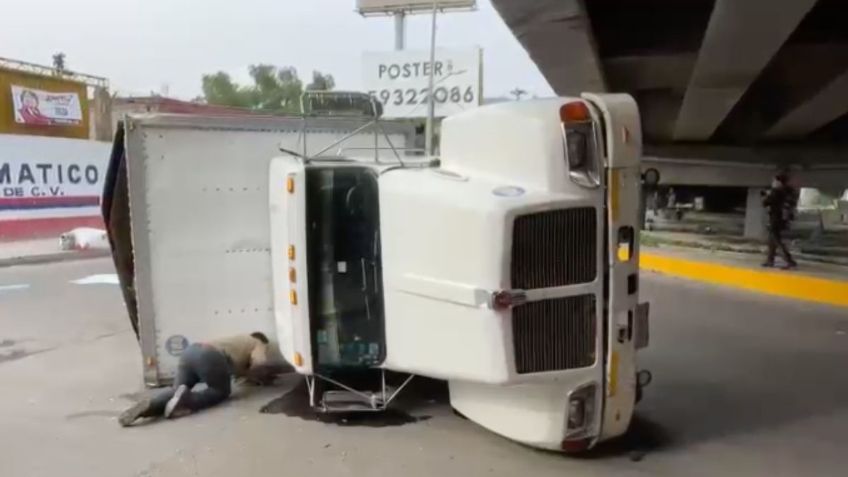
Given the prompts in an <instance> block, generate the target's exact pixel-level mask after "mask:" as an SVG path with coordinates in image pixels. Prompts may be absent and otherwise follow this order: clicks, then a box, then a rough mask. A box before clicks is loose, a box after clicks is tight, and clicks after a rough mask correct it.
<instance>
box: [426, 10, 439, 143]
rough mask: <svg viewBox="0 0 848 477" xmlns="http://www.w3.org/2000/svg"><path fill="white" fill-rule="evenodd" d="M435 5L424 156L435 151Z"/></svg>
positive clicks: (431, 37) (431, 34)
mask: <svg viewBox="0 0 848 477" xmlns="http://www.w3.org/2000/svg"><path fill="white" fill-rule="evenodd" d="M436 7H437V4H436V2H435V0H434V1H433V20H432V23H431V24H430V77H429V78H428V82H429V86H428V87H427V90H428V91H429V94H428V95H427V96H428V98H427V125H426V128H425V135H426V137H425V139H424V141H425V145H424V148H425V149H426V154H427V155H428V156H435V155H436V154H435V152H436V151H435V150H434V149H433V119H434V117H435V116H436V100H435V99H434V96H435V94H433V93H434V92H433V83H434V76H433V71H434V70H435V69H436V68H435V66H436V15H437V14H438V12H437V11H436Z"/></svg>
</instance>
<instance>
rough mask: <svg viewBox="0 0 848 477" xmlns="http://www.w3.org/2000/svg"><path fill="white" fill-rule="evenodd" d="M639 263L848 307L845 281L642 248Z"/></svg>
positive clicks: (708, 280)
mask: <svg viewBox="0 0 848 477" xmlns="http://www.w3.org/2000/svg"><path fill="white" fill-rule="evenodd" d="M639 267H640V268H641V269H642V270H647V271H651V272H658V273H663V274H666V275H671V276H676V277H681V278H687V279H690V280H695V281H699V282H704V283H711V284H714V285H723V286H727V287H731V288H737V289H740V290H746V291H753V292H759V293H765V294H768V295H775V296H781V297H784V298H793V299H797V300H803V301H810V302H815V303H824V304H828V305H836V306H843V307H848V281H838V280H828V279H825V278H818V277H811V276H808V275H797V274H793V273H791V272H778V271H772V270H755V269H752V268H743V267H735V266H731V265H724V264H719V263H715V262H703V261H698V260H688V259H682V258H678V257H670V256H667V255H661V254H653V253H646V252H642V253H641V254H640V263H639Z"/></svg>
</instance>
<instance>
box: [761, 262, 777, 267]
mask: <svg viewBox="0 0 848 477" xmlns="http://www.w3.org/2000/svg"><path fill="white" fill-rule="evenodd" d="M760 266H761V267H766V268H773V267H774V262H763V263H762V265H760Z"/></svg>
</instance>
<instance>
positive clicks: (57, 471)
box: [0, 259, 848, 477]
mask: <svg viewBox="0 0 848 477" xmlns="http://www.w3.org/2000/svg"><path fill="white" fill-rule="evenodd" d="M101 273H106V274H108V273H111V266H110V262H109V261H108V260H104V259H97V260H87V261H81V262H69V263H55V264H49V265H30V266H21V267H10V268H2V269H0V382H2V392H0V429H2V431H0V474H2V475H4V476H5V475H8V476H15V477H28V476H51V477H55V476H83V475H84V476H91V477H100V476H103V477H116V476H136V475H137V476H183V475H190V476H233V475H245V476H253V475H256V476H259V475H299V476H303V475H319V476H333V475H345V476H348V475H369V476H371V475H392V476H394V475H403V476H404V477H413V476H419V475H420V476H428V477H432V476H433V475H445V476H447V475H462V476H476V475H485V476H496V475H503V476H515V475H533V476H547V475H551V476H553V475H556V476H561V475H572V476H586V475H671V476H678V475H687V476H700V475H703V476H715V475H722V476H728V475H746V476H753V475H768V476H784V475H785V476H798V475H807V476H829V475H833V476H842V475H846V474H848V452H846V446H845V442H846V435H848V373H846V366H848V311H847V310H845V309H838V308H829V307H824V306H817V305H809V304H802V303H798V302H793V301H788V300H780V299H774V298H767V297H761V296H756V295H751V294H746V293H739V292H735V291H731V290H726V289H720V288H716V287H711V286H704V285H700V284H697V283H693V282H686V281H681V280H675V279H670V278H667V277H662V276H656V275H644V276H643V281H642V293H643V296H644V297H645V298H647V299H649V300H650V301H651V302H652V328H651V331H652V337H651V338H652V343H651V348H650V349H649V350H647V351H646V352H645V353H644V354H643V361H642V364H643V367H647V368H649V369H651V370H652V371H653V373H654V383H653V384H652V385H651V387H650V388H649V389H648V390H647V393H646V396H645V400H644V401H643V402H642V404H641V405H640V409H639V414H638V421H637V422H636V424H635V426H634V429H633V433H632V434H631V435H630V436H629V437H628V438H627V439H625V440H623V441H622V442H619V443H613V444H610V445H606V446H604V447H602V448H601V449H599V450H597V451H596V452H594V453H592V454H591V455H590V456H587V457H582V458H573V457H564V456H561V455H558V454H552V453H546V452H540V451H536V450H532V449H528V448H525V447H523V446H520V445H517V444H515V443H512V442H510V441H507V440H505V439H502V438H500V437H498V436H495V435H493V434H491V433H489V432H487V431H485V430H483V429H481V428H479V427H477V426H476V425H474V424H473V423H471V422H469V421H466V420H463V419H461V418H459V417H457V416H455V415H453V414H452V413H451V412H450V409H449V407H448V406H447V404H446V403H445V399H444V396H443V395H441V394H440V392H439V391H440V389H441V388H440V386H438V384H433V383H430V384H429V385H428V386H420V387H419V388H416V389H414V390H413V395H412V397H411V398H410V401H408V403H407V404H408V405H409V403H412V404H414V406H415V407H414V409H413V410H412V415H414V416H417V417H424V419H420V420H418V421H417V422H409V421H414V420H412V419H403V416H394V417H393V418H391V419H388V418H387V419H384V420H380V421H374V422H370V421H367V422H347V423H341V424H346V425H340V424H339V423H335V424H333V423H323V422H316V421H314V420H308V419H304V418H303V417H302V415H301V414H299V415H286V414H262V413H259V412H258V410H259V409H260V408H261V407H262V406H264V405H266V404H268V403H270V402H275V401H274V399H275V398H277V397H279V396H281V395H282V394H283V393H284V392H285V391H286V390H287V389H290V388H291V387H293V386H295V385H296V384H298V383H299V381H298V380H297V379H296V377H295V376H291V377H289V378H286V379H284V381H283V384H282V386H280V387H276V388H265V389H258V390H242V391H239V392H238V393H237V394H236V396H235V399H233V400H232V401H231V402H229V403H227V404H226V405H223V406H220V407H219V408H216V409H213V410H210V411H208V412H205V413H203V414H198V415H195V416H189V417H187V418H184V419H179V420H175V421H166V422H156V423H152V424H149V425H143V426H139V427H136V428H131V429H121V428H120V427H118V425H117V423H116V421H115V417H116V416H117V414H118V413H119V412H120V411H121V410H122V409H124V408H125V407H126V406H128V405H130V404H131V403H132V402H133V399H135V398H137V393H138V392H139V391H141V378H140V369H141V363H140V358H139V356H138V348H137V345H136V343H135V341H134V338H133V335H132V333H131V332H130V330H129V325H128V322H127V320H126V318H125V313H124V310H123V305H122V302H121V297H120V293H119V291H118V288H117V287H116V286H115V285H110V284H89V285H79V284H74V283H70V282H71V281H72V280H77V279H80V278H84V277H88V276H91V275H95V274H101ZM277 404H279V401H277ZM301 404H302V403H301ZM283 407H285V406H283ZM289 407H291V406H289ZM295 407H296V406H295ZM298 412H299V411H297V410H296V409H295V410H294V411H292V409H289V414H298ZM299 416H301V417H299ZM634 450H635V451H637V452H634ZM643 451H644V452H645V455H644V457H643V458H642V459H641V460H639V461H634V460H632V459H631V458H632V457H638V456H641V452H643Z"/></svg>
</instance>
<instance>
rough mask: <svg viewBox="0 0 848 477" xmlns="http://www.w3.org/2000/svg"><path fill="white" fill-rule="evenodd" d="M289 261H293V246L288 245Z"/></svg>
mask: <svg viewBox="0 0 848 477" xmlns="http://www.w3.org/2000/svg"><path fill="white" fill-rule="evenodd" d="M288 253H289V260H294V245H289V252H288Z"/></svg>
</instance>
